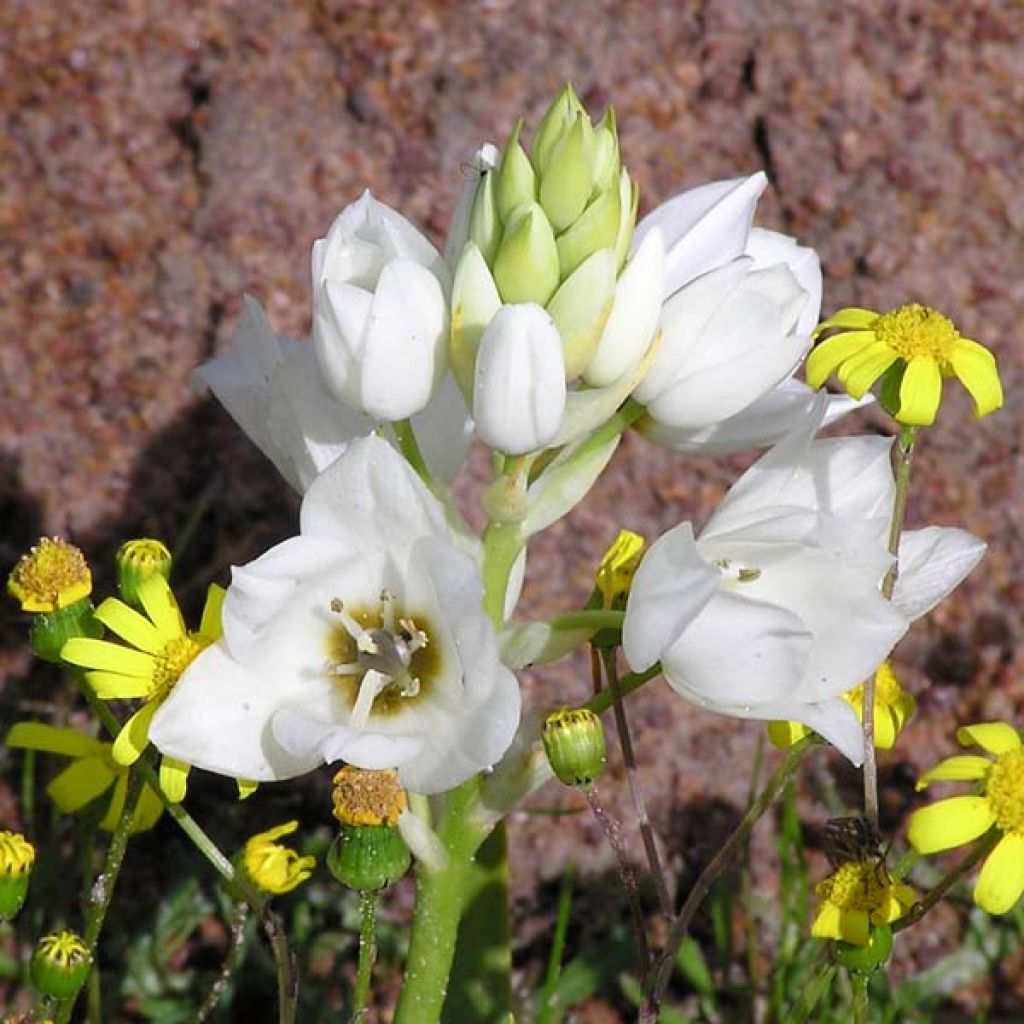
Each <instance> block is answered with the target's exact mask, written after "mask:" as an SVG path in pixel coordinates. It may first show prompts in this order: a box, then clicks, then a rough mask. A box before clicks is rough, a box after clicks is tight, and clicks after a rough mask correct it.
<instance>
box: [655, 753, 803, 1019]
mask: <svg viewBox="0 0 1024 1024" xmlns="http://www.w3.org/2000/svg"><path fill="white" fill-rule="evenodd" d="M816 743H818V740H817V738H816V737H815V736H813V735H812V736H807V737H805V738H804V739H802V740H801V741H800V742H799V743H796V744H794V745H793V746H792V747H790V748H789V750H788V751H787V752H786V756H785V758H783V760H782V763H781V764H780V765H779V767H778V768H776V769H775V772H774V774H773V775H772V777H771V778H770V779H769V780H768V784H767V785H766V786H765V787H764V789H763V790H762V791H761V795H760V796H759V797H758V798H757V799H756V800H755V801H754V802H753V803H752V804H751V805H750V807H749V808H748V809H747V813H746V814H744V815H743V817H742V819H741V820H740V823H739V824H738V825H737V826H736V828H735V829H734V830H733V832H732V834H731V835H730V836H729V838H728V839H726V841H725V843H724V844H723V845H722V847H721V849H720V850H719V851H718V852H717V853H716V854H715V855H714V857H712V858H711V860H710V861H708V863H707V865H706V866H705V867H704V870H703V871H701V873H700V875H698V877H697V880H696V881H695V882H694V883H693V888H692V889H691V890H690V893H689V895H688V896H687V897H686V902H685V903H684V904H683V908H682V910H680V911H679V916H678V917H677V918H676V919H675V921H673V922H672V927H671V929H670V930H669V935H668V941H667V942H666V943H665V948H664V950H663V951H662V954H661V957H660V958H659V960H658V962H657V964H655V967H654V971H653V972H652V973H651V976H650V980H649V983H648V984H647V985H645V986H644V991H645V995H646V999H645V1001H644V1005H643V1007H642V1008H641V1010H640V1022H641V1024H653V1022H654V1021H656V1020H657V1019H658V1010H659V1008H660V1006H661V1001H662V999H664V997H665V990H666V988H667V987H668V982H669V978H671V976H672V967H673V964H674V963H675V959H676V955H677V953H678V952H679V947H680V946H681V945H682V944H683V939H685V938H686V936H687V934H688V933H689V931H690V924H691V923H692V921H693V917H694V914H696V913H697V909H698V908H699V907H700V905H701V903H703V902H704V898H705V896H707V894H708V893H709V892H710V890H711V886H712V885H713V884H714V882H715V880H716V879H717V878H718V876H719V875H721V874H722V872H723V871H724V870H725V869H726V868H727V867H728V866H729V863H730V862H731V861H732V859H733V857H734V855H735V854H736V853H737V852H739V850H740V849H742V847H743V844H744V843H746V841H747V837H748V836H749V835H750V832H751V829H753V827H754V826H755V825H756V824H757V822H758V821H760V819H761V817H762V816H763V815H764V813H765V812H766V811H767V810H768V808H769V807H771V805H772V804H773V803H774V802H775V799H776V797H777V796H778V795H779V793H781V792H782V790H783V787H784V786H785V785H786V783H787V782H788V781H789V779H790V777H791V776H792V774H793V772H795V771H796V768H797V765H798V764H799V763H800V759H801V758H802V757H803V756H804V753H805V752H806V751H807V749H808V748H809V747H811V746H814V745H815V744H816Z"/></svg>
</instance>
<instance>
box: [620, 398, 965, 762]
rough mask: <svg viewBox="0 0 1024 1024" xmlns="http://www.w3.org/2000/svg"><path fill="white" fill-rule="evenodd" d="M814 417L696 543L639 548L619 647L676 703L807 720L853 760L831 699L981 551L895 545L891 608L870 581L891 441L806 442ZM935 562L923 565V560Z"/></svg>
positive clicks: (664, 541)
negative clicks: (657, 667)
mask: <svg viewBox="0 0 1024 1024" xmlns="http://www.w3.org/2000/svg"><path fill="white" fill-rule="evenodd" d="M825 407H826V399H825V398H824V396H820V397H819V398H818V399H817V401H816V408H815V410H814V414H813V415H812V416H810V417H809V418H808V421H807V422H806V424H805V425H803V426H802V428H801V429H800V430H799V431H797V432H795V433H793V434H791V435H790V436H789V437H787V438H786V439H785V440H784V441H783V442H782V443H781V444H779V445H778V446H776V447H775V448H774V449H772V450H771V451H770V452H769V453H768V454H767V455H765V456H763V457H762V458H761V459H760V460H759V461H758V462H757V463H755V464H754V465H753V466H752V467H751V468H750V469H749V470H748V471H747V472H746V473H745V474H744V475H743V476H742V477H741V478H740V480H739V481H738V482H737V483H736V484H735V486H734V487H733V488H732V489H731V490H730V492H729V493H728V494H727V495H726V497H725V499H724V501H723V502H722V504H721V505H720V506H719V509H718V511H717V512H716V513H715V515H714V516H713V517H712V518H711V520H710V521H709V522H708V524H707V526H706V527H705V529H704V530H703V532H702V533H701V535H700V537H699V539H697V540H695V539H694V536H693V531H692V528H691V526H690V524H689V523H683V524H682V525H680V526H678V527H676V528H675V529H673V530H670V531H669V532H668V533H667V534H665V535H664V536H663V537H662V538H660V539H659V540H658V541H657V542H656V543H655V544H654V545H653V546H652V547H651V549H650V551H649V552H648V554H647V556H646V558H645V559H644V561H643V562H642V563H641V565H640V568H639V569H638V571H637V574H636V576H635V578H634V581H633V586H632V589H631V591H630V597H629V603H628V605H627V608H626V620H625V624H624V628H623V647H624V650H625V653H626V658H627V660H628V661H629V664H630V666H631V667H632V668H633V669H634V670H637V671H643V670H645V669H647V668H649V667H650V666H651V665H653V664H654V663H655V662H656V661H660V662H661V665H662V669H663V671H664V674H665V678H666V679H667V680H668V682H669V684H670V685H671V686H672V687H673V689H675V690H676V691H677V692H678V693H679V694H681V695H682V696H684V697H686V698H687V699H689V700H692V701H693V702H694V703H696V704H698V705H700V706H701V707H705V708H708V709H710V710H713V711H717V712H719V713H720V714H726V715H732V716H734V717H738V718H754V719H763V720H775V719H785V720H790V721H797V722H802V723H804V724H805V725H808V726H809V727H810V728H812V729H814V730H815V731H817V732H819V733H820V734H821V735H823V736H824V737H825V738H826V739H828V740H829V741H830V742H832V743H833V744H835V746H836V747H838V748H839V749H840V750H841V751H842V752H843V753H844V754H845V755H846V756H847V757H849V758H850V759H851V760H852V761H854V762H855V763H859V762H860V760H861V759H862V757H863V738H862V735H861V729H860V724H859V722H858V721H857V718H856V715H855V714H854V713H853V710H852V709H851V708H850V706H849V705H848V704H846V702H845V701H843V700H842V699H841V696H840V695H841V694H842V693H843V692H845V691H846V690H849V689H851V688H852V687H854V686H856V685H857V684H858V683H860V682H862V681H863V680H864V679H865V678H867V677H868V676H869V675H870V674H871V673H872V672H874V670H875V669H876V668H877V667H878V665H879V664H880V663H881V662H882V660H883V659H884V658H885V657H886V656H887V655H888V653H889V651H890V650H891V649H892V647H893V645H894V644H895V643H896V641H897V640H899V638H900V637H901V636H902V635H903V633H904V632H905V631H906V629H907V626H908V625H909V622H910V620H911V619H912V618H915V617H916V616H917V615H920V614H923V612H924V611H926V610H927V609H928V608H930V607H932V606H933V605H934V604H935V603H936V602H937V601H938V600H940V599H941V597H943V596H945V594H947V593H949V592H950V591H951V590H952V589H953V587H955V586H956V584H957V583H959V582H960V580H961V579H963V577H964V576H965V575H966V574H967V573H968V572H969V571H970V570H971V568H973V566H974V565H975V564H976V563H977V562H978V560H979V559H980V558H981V555H982V554H983V553H984V547H985V546H984V544H982V543H981V542H980V541H978V540H977V539H976V538H974V537H972V536H971V535H970V534H968V533H966V532H964V531H962V530H952V529H940V528H937V527H932V528H929V529H928V530H922V531H916V532H910V533H908V534H905V535H904V543H903V544H901V556H902V557H903V558H904V564H903V572H902V573H901V575H900V577H899V582H898V585H897V590H896V593H895V595H894V599H893V601H892V602H889V601H886V600H885V599H884V598H883V597H882V594H881V592H880V589H879V584H880V582H881V580H882V577H883V576H884V574H885V572H886V570H887V569H888V567H889V565H890V564H891V557H890V555H889V554H888V552H887V550H886V538H887V535H888V527H889V520H890V516H891V510H892V499H893V478H892V470H891V467H890V462H889V449H890V445H891V442H890V441H889V440H888V439H886V438H881V437H855V438H839V439H828V440H820V441H813V440H812V438H813V437H814V434H815V432H816V431H817V429H818V427H819V426H820V424H821V420H822V418H823V417H824V415H825ZM929 556H931V557H929Z"/></svg>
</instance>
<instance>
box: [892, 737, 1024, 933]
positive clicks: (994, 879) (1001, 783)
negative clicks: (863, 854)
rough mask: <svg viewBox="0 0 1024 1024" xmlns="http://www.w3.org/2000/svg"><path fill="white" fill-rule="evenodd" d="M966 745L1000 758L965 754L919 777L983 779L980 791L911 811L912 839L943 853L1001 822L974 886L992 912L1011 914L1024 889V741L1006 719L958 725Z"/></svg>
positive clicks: (925, 780) (921, 784) (923, 849)
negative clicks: (995, 839)
mask: <svg viewBox="0 0 1024 1024" xmlns="http://www.w3.org/2000/svg"><path fill="white" fill-rule="evenodd" d="M956 738H957V741H958V742H959V743H960V744H961V745H962V746H971V745H977V746H979V747H981V748H982V749H983V750H985V751H987V752H988V753H989V754H992V755H994V758H995V759H994V760H993V759H991V758H988V757H983V756H981V755H976V754H960V755H958V756H956V757H948V758H946V760H944V761H940V762H939V763H938V764H937V765H936V766H935V767H934V768H933V769H932V770H931V771H930V772H926V773H925V774H924V775H922V776H921V779H920V780H919V781H918V784H917V788H918V789H924V788H925V787H926V786H930V785H931V784H932V783H933V782H978V783H980V784H981V785H980V786H979V792H976V793H975V794H973V795H967V796H954V797H950V798H949V799H947V800H940V801H938V803H934V804H932V805H931V806H929V807H922V808H921V809H920V810H918V811H915V812H914V813H913V814H912V815H911V817H910V828H909V832H908V836H909V839H910V845H911V846H913V847H914V849H915V850H917V852H918V853H922V854H928V853H937V852H939V851H940V850H950V849H952V848H953V847H954V846H962V845H963V844H964V843H970V842H973V841H974V840H975V839H978V838H980V837H981V836H983V835H984V834H985V833H986V832H987V831H988V830H989V829H990V828H992V827H993V826H995V828H997V829H998V830H999V831H1000V832H1002V834H1003V837H1002V839H1000V840H999V842H998V843H997V844H996V847H995V849H994V850H993V851H992V852H991V853H990V854H989V855H988V857H987V858H986V859H985V863H984V864H983V865H982V867H981V873H980V874H979V876H978V881H977V882H976V883H975V886H974V902H975V903H977V904H978V906H979V907H981V908H982V910H985V911H987V912H988V913H990V914H1005V913H1006V912H1007V911H1009V910H1011V909H1012V908H1013V906H1014V905H1015V904H1016V903H1017V901H1018V900H1019V899H1020V897H1021V894H1022V893H1024V744H1022V743H1021V738H1020V735H1019V734H1018V733H1017V731H1016V730H1015V729H1014V728H1013V727H1012V726H1010V725H1007V724H1006V723H1005V722H984V723H982V724H980V725H968V726H964V727H963V728H960V729H957V731H956Z"/></svg>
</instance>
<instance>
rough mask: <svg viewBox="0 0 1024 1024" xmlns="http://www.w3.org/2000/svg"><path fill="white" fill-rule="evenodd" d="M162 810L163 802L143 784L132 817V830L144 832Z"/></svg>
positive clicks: (155, 820)
mask: <svg viewBox="0 0 1024 1024" xmlns="http://www.w3.org/2000/svg"><path fill="white" fill-rule="evenodd" d="M163 812H164V802H163V800H161V799H160V797H158V796H157V795H156V793H154V792H153V790H152V788H151V787H149V786H144V787H143V789H142V794H141V795H140V796H139V803H138V806H136V808H135V817H134V818H133V819H132V827H131V831H132V832H145V831H147V830H148V829H151V828H152V827H153V826H154V825H155V824H156V823H157V820H158V819H159V817H160V815H161V814H163Z"/></svg>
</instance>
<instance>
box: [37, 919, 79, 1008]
mask: <svg viewBox="0 0 1024 1024" xmlns="http://www.w3.org/2000/svg"><path fill="white" fill-rule="evenodd" d="M91 969H92V955H91V954H90V953H89V948H88V946H86V944H85V943H84V942H83V941H82V939H81V937H80V936H78V935H76V934H75V933H74V932H69V931H62V932H56V933H54V934H53V935H44V936H43V937H42V938H41V939H40V940H39V942H38V943H37V944H36V948H35V952H34V953H33V954H32V962H31V964H30V965H29V974H30V976H31V978H32V984H33V985H35V987H36V989H37V990H38V991H39V992H40V993H41V994H42V995H44V996H50V997H52V998H53V999H70V998H71V997H72V996H74V995H77V994H78V990H79V989H80V988H81V987H82V986H83V985H84V984H85V979H86V978H88V977H89V971H90V970H91Z"/></svg>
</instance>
